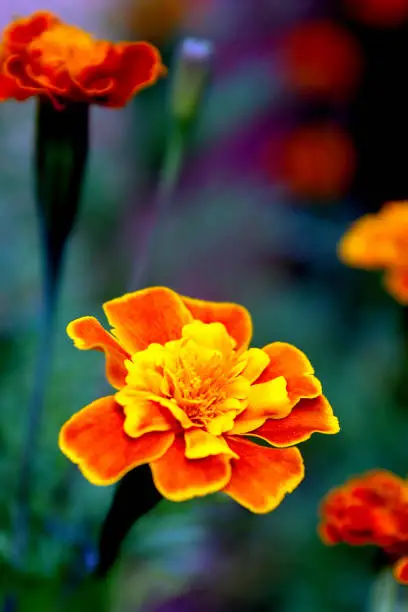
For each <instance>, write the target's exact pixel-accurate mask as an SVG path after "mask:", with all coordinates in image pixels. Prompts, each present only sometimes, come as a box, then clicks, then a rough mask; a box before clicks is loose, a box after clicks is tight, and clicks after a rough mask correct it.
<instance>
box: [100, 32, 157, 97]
mask: <svg viewBox="0 0 408 612" xmlns="http://www.w3.org/2000/svg"><path fill="white" fill-rule="evenodd" d="M116 49H117V50H118V51H119V52H120V54H119V61H118V65H117V69H116V71H115V72H114V73H113V74H112V76H113V78H114V81H115V87H114V88H113V90H112V92H110V93H109V95H108V98H107V105H108V106H112V107H121V106H124V105H125V104H126V103H127V102H128V101H129V100H130V98H132V97H133V96H134V95H135V94H136V93H137V92H138V91H140V90H142V89H144V88H145V87H148V86H150V85H153V84H154V83H155V82H156V81H157V80H158V79H159V78H160V77H161V76H164V75H165V74H166V73H167V70H166V68H165V67H164V66H163V64H162V61H161V57H160V54H159V52H158V50H157V49H156V48H155V47H154V46H153V45H150V44H149V43H147V42H136V43H120V44H118V45H116Z"/></svg>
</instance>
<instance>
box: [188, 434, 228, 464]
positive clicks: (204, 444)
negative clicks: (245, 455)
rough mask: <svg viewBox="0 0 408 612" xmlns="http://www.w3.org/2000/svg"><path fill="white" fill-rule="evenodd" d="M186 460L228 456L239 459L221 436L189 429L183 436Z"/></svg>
mask: <svg viewBox="0 0 408 612" xmlns="http://www.w3.org/2000/svg"><path fill="white" fill-rule="evenodd" d="M184 440H185V442H186V457H187V459H204V458H205V457H209V456H210V455H222V454H224V455H229V456H230V457H235V458H236V459H239V457H238V455H237V454H236V453H234V452H233V451H232V450H231V449H230V447H229V446H228V444H227V442H226V441H225V438H223V437H222V436H213V435H212V434H210V433H208V432H207V431H205V430H203V429H189V430H188V431H186V432H185V434H184Z"/></svg>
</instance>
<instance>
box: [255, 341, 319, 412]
mask: <svg viewBox="0 0 408 612" xmlns="http://www.w3.org/2000/svg"><path fill="white" fill-rule="evenodd" d="M263 350H264V351H265V353H266V354H267V355H268V357H269V364H268V365H267V367H266V368H265V369H264V370H263V372H262V374H261V375H260V377H259V379H258V380H257V381H256V382H257V383H261V382H267V381H268V380H273V379H274V378H276V377H278V376H284V377H285V378H286V381H287V390H288V395H289V398H290V400H291V402H292V405H293V404H294V403H295V402H297V401H298V400H299V399H300V398H302V397H317V396H318V395H320V394H321V392H322V388H321V384H320V382H319V381H318V380H317V378H315V377H314V376H312V375H313V373H314V370H313V367H312V364H311V363H310V361H309V360H308V358H307V357H306V355H305V354H304V353H303V352H302V351H300V350H299V349H298V348H296V347H295V346H292V345H291V344H287V343H286V342H273V343H272V344H268V345H267V346H265V347H264V348H263Z"/></svg>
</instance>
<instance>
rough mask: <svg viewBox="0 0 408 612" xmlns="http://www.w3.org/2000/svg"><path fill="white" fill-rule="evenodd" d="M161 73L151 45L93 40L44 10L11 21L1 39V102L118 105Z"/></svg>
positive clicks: (156, 52)
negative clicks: (41, 100) (36, 99)
mask: <svg viewBox="0 0 408 612" xmlns="http://www.w3.org/2000/svg"><path fill="white" fill-rule="evenodd" d="M164 72H165V69H164V67H163V65H162V63H161V58H160V54H159V52H158V51H157V49H156V48H155V47H153V46H152V45H150V44H148V43H146V42H136V43H117V44H114V43H111V42H107V41H104V40H97V39H95V38H93V37H92V36H91V35H90V34H88V33H87V32H84V31H83V30H81V29H80V28H77V27H75V26H71V25H67V24H65V23H63V22H62V21H61V20H60V19H59V18H58V17H56V16H55V15H53V14H52V13H49V12H46V11H42V12H37V13H34V14H33V15H31V16H30V17H26V18H23V19H17V20H16V21H14V22H13V23H11V24H10V25H9V26H8V27H7V28H6V29H5V30H4V32H3V38H2V40H1V42H0V101H4V100H8V99H10V98H14V99H15V100H26V99H27V98H29V97H31V96H48V97H49V98H51V100H52V101H53V102H54V104H55V105H56V106H60V105H61V102H62V101H64V100H65V101H73V102H87V103H90V104H100V105H102V106H110V107H122V106H124V105H125V104H126V103H127V102H128V101H129V100H130V99H131V98H132V97H133V96H134V95H135V94H136V93H137V92H139V91H140V90H141V89H143V88H145V87H148V86H149V85H152V84H153V83H155V82H156V81H157V79H158V78H159V77H160V76H162V75H163V74H164Z"/></svg>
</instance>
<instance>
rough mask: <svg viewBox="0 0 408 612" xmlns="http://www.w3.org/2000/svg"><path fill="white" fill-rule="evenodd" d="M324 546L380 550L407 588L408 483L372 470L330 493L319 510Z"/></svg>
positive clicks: (387, 473) (389, 474)
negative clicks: (368, 545) (374, 548)
mask: <svg viewBox="0 0 408 612" xmlns="http://www.w3.org/2000/svg"><path fill="white" fill-rule="evenodd" d="M320 517H321V522H320V525H319V533H320V537H321V538H322V540H323V542H324V543H325V544H329V545H332V544H338V543H340V542H345V543H347V544H351V545H354V546H360V545H366V544H371V545H375V546H378V547H380V548H382V549H383V551H384V552H385V554H386V555H387V556H388V558H389V561H390V564H392V565H393V566H394V575H395V577H396V579H397V580H398V581H399V582H402V583H406V584H408V482H407V481H405V480H403V479H402V478H400V477H399V476H396V475H395V474H392V473H391V472H388V471H386V470H373V471H370V472H367V473H365V474H362V475H361V476H358V477H356V478H352V479H351V480H349V481H348V482H346V483H345V484H344V485H342V486H340V487H337V488H335V489H333V490H332V491H330V492H329V493H328V495H327V496H326V497H325V499H324V500H323V502H322V504H321V507H320Z"/></svg>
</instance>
